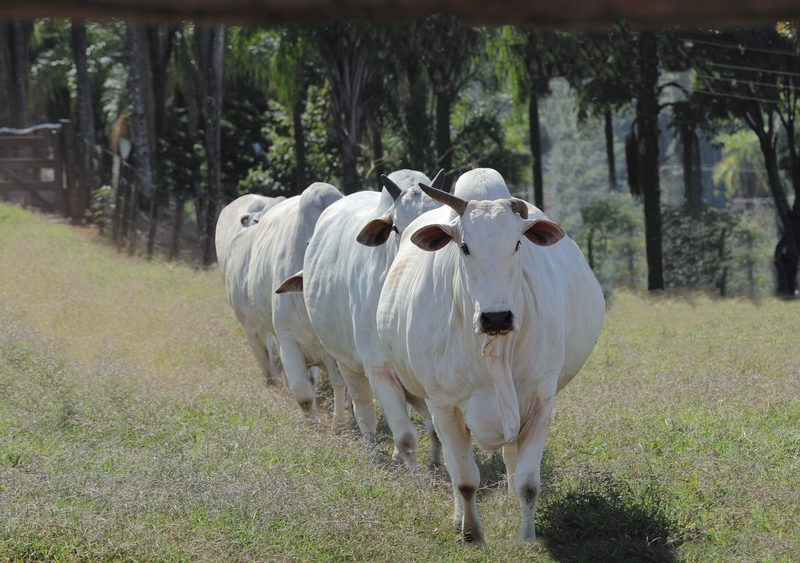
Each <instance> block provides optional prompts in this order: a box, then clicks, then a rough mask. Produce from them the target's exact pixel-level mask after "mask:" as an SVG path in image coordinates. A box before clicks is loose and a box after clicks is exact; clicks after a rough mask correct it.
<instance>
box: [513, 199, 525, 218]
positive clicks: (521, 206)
mask: <svg viewBox="0 0 800 563" xmlns="http://www.w3.org/2000/svg"><path fill="white" fill-rule="evenodd" d="M508 201H509V202H510V203H511V211H513V212H514V213H516V214H517V215H519V216H520V217H522V218H523V219H527V218H528V206H527V205H526V204H525V202H524V201H522V200H521V199H517V198H515V197H512V198H511V199H510V200H508Z"/></svg>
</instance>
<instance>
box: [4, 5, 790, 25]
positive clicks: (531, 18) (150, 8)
mask: <svg viewBox="0 0 800 563" xmlns="http://www.w3.org/2000/svg"><path fill="white" fill-rule="evenodd" d="M437 13H449V14H455V15H457V16H458V17H459V18H460V19H461V20H462V21H463V22H464V23H467V24H472V25H486V26H497V25H502V24H513V25H527V26H532V27H538V28H551V29H552V28H558V29H587V28H595V27H606V26H609V25H611V23H613V22H614V21H615V20H617V19H618V18H621V17H624V18H627V19H628V20H629V22H630V23H631V25H632V26H633V27H636V28H662V27H665V26H673V25H678V26H683V27H706V26H713V27H720V26H730V25H742V24H761V23H769V22H775V21H781V20H783V21H797V20H799V19H800V2H797V1H796V0H702V1H698V0H657V1H642V0H560V1H557V2H554V1H553V0H495V1H493V2H487V1H486V0H3V1H2V2H0V18H2V19H9V18H26V19H32V18H41V17H61V18H77V19H110V18H116V19H124V20H140V21H142V20H144V21H171V22H180V21H183V20H194V21H196V22H199V23H211V22H227V23H242V24H250V25H255V24H284V23H292V22H294V23H318V22H324V21H329V20H332V19H361V20H370V21H402V20H405V19H406V18H410V17H425V16H429V15H431V14H437Z"/></svg>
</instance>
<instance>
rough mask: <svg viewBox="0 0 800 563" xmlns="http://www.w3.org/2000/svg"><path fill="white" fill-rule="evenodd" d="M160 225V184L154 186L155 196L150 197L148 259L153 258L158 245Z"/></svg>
mask: <svg viewBox="0 0 800 563" xmlns="http://www.w3.org/2000/svg"><path fill="white" fill-rule="evenodd" d="M157 227H158V186H157V185H154V186H153V197H151V198H150V224H149V229H148V230H147V254H146V255H145V256H146V258H147V260H152V259H153V250H154V249H155V246H156V228H157Z"/></svg>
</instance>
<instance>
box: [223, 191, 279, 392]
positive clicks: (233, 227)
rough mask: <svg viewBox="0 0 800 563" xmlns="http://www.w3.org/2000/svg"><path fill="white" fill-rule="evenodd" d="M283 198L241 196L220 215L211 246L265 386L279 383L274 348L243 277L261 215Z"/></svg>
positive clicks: (275, 350) (246, 270) (246, 269)
mask: <svg viewBox="0 0 800 563" xmlns="http://www.w3.org/2000/svg"><path fill="white" fill-rule="evenodd" d="M285 199H286V198H284V197H277V198H275V197H265V196H261V195H256V194H248V195H243V196H242V197H240V198H238V199H236V200H234V201H232V202H231V203H230V204H228V205H227V206H225V207H224V208H223V209H222V211H220V214H219V218H218V219H217V228H216V231H215V235H214V243H215V245H216V248H217V264H218V266H219V271H220V273H221V274H222V280H223V282H224V283H225V289H226V291H227V293H228V300H229V301H230V304H231V307H233V311H234V313H235V314H236V318H237V319H238V320H239V322H240V323H241V325H242V328H243V329H244V334H245V337H246V338H247V344H248V345H249V346H250V350H251V351H252V352H253V355H254V356H255V358H256V361H257V362H258V365H259V367H260V368H261V372H262V374H263V375H264V379H265V380H266V382H267V385H277V384H279V383H280V382H281V375H280V373H281V365H280V355H279V353H278V346H277V343H276V342H275V339H274V338H273V337H272V335H271V334H269V333H264V332H261V331H260V330H259V323H258V322H257V320H256V318H255V315H254V310H253V307H252V306H251V305H250V301H249V300H248V298H247V273H248V270H249V268H250V252H251V249H252V245H253V238H254V235H255V233H256V230H255V229H254V228H252V227H253V226H254V225H256V224H257V223H258V221H259V219H260V218H261V217H262V216H263V214H264V213H266V212H268V211H269V210H270V209H271V208H272V207H274V206H275V205H277V204H278V203H280V202H281V201H283V200H285Z"/></svg>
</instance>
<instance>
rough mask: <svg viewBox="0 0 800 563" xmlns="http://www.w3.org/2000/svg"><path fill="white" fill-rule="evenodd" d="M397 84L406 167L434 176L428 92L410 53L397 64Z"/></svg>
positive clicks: (412, 54)
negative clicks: (401, 112)
mask: <svg viewBox="0 0 800 563" xmlns="http://www.w3.org/2000/svg"><path fill="white" fill-rule="evenodd" d="M397 82H398V87H399V89H400V96H401V98H402V101H403V119H404V126H405V141H406V154H407V159H408V162H407V165H408V167H409V168H412V169H414V170H421V171H424V172H427V173H434V172H435V170H432V168H433V162H431V161H432V158H431V151H430V147H431V139H430V119H429V118H428V110H427V107H428V89H427V87H425V86H424V85H423V84H422V67H421V65H420V64H419V55H418V54H417V53H411V54H410V55H409V56H408V57H405V58H404V60H403V61H401V63H400V67H399V69H398V73H397Z"/></svg>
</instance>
